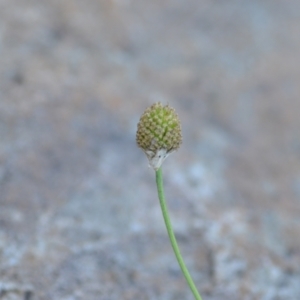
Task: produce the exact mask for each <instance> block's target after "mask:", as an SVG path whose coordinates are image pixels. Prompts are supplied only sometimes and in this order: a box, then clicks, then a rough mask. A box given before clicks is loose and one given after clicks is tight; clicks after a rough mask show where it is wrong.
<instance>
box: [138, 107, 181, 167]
mask: <svg viewBox="0 0 300 300" xmlns="http://www.w3.org/2000/svg"><path fill="white" fill-rule="evenodd" d="M136 142H137V144H138V146H139V147H140V148H141V149H142V150H143V151H144V152H145V154H146V155H147V157H148V160H149V164H150V166H151V167H152V168H153V169H154V170H158V169H159V168H160V166H161V164H162V163H163V161H164V160H165V159H166V158H167V156H168V155H169V154H170V153H172V152H173V151H175V150H177V149H178V148H179V147H180V144H181V142H182V136H181V127H180V120H179V118H178V115H177V114H176V112H175V110H174V109H173V108H171V107H170V106H169V105H166V106H163V105H162V104H161V103H160V102H158V103H155V104H153V105H152V106H150V107H148V108H147V109H146V110H145V112H144V113H143V115H142V116H141V118H140V121H139V123H138V129H137V133H136Z"/></svg>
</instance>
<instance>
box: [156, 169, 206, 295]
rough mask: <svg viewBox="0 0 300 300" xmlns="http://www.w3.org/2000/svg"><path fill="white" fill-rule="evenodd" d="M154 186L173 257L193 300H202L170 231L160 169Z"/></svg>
mask: <svg viewBox="0 0 300 300" xmlns="http://www.w3.org/2000/svg"><path fill="white" fill-rule="evenodd" d="M156 185H157V191H158V197H159V202H160V206H161V210H162V214H163V217H164V220H165V224H166V227H167V231H168V235H169V238H170V241H171V245H172V248H173V250H174V253H175V256H176V258H177V261H178V263H179V266H180V268H181V271H182V273H183V275H184V277H185V279H186V281H187V283H188V285H189V287H190V289H191V291H192V293H193V294H194V297H195V299H196V300H202V298H201V296H200V294H199V292H198V290H197V288H196V286H195V284H194V281H193V279H192V277H191V275H190V273H189V271H188V269H187V267H186V266H185V263H184V261H183V259H182V256H181V253H180V250H179V247H178V245H177V241H176V237H175V234H174V232H173V229H172V224H171V221H170V217H169V213H168V208H167V204H166V200H165V195H164V188H163V178H162V170H161V168H159V169H158V170H157V171H156Z"/></svg>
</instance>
